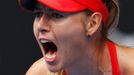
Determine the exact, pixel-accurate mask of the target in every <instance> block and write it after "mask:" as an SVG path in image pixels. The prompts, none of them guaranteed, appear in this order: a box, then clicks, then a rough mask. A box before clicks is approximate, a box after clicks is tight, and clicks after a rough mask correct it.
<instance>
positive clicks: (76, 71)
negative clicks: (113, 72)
mask: <svg viewBox="0 0 134 75" xmlns="http://www.w3.org/2000/svg"><path fill="white" fill-rule="evenodd" d="M90 48H91V47H90ZM98 49H99V48H98ZM94 50H95V48H94ZM94 50H88V51H90V52H87V53H89V54H87V55H85V57H83V58H82V59H80V61H79V62H76V63H75V64H73V65H72V66H70V67H68V68H67V69H66V72H67V75H103V72H101V71H100V70H99V63H98V62H100V61H98V60H100V59H101V58H98V55H97V52H96V51H94Z"/></svg>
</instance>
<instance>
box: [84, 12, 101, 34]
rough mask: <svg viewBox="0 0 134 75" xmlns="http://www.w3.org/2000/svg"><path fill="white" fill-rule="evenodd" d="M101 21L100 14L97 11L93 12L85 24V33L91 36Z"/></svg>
mask: <svg viewBox="0 0 134 75" xmlns="http://www.w3.org/2000/svg"><path fill="white" fill-rule="evenodd" d="M101 22H102V15H101V13H99V12H95V13H93V14H92V15H91V16H90V17H89V20H88V22H87V25H86V30H87V32H86V34H87V36H92V35H93V34H94V33H95V32H96V31H97V30H98V28H99V26H100V25H101Z"/></svg>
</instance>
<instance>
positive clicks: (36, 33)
mask: <svg viewBox="0 0 134 75" xmlns="http://www.w3.org/2000/svg"><path fill="white" fill-rule="evenodd" d="M33 33H34V36H35V37H36V38H37V36H38V34H39V33H38V24H37V22H36V21H34V23H33Z"/></svg>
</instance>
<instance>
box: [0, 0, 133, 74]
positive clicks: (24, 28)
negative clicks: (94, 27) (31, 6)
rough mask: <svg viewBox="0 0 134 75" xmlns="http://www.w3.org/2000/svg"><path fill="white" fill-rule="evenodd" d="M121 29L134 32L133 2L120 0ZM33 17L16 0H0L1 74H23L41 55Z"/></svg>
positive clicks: (123, 31) (130, 32) (129, 32)
mask: <svg viewBox="0 0 134 75" xmlns="http://www.w3.org/2000/svg"><path fill="white" fill-rule="evenodd" d="M120 6H121V16H120V22H119V26H118V29H119V30H120V31H121V32H122V33H127V34H133V33H134V19H133V17H134V8H133V7H134V1H133V0H120ZM33 20H34V16H33V15H32V14H29V13H26V12H23V11H22V10H20V8H19V6H18V4H17V0H1V2H0V75H24V74H25V72H26V70H27V69H28V68H29V67H30V65H31V64H32V63H33V62H34V61H36V60H37V59H39V58H40V57H42V54H41V51H40V49H39V47H38V45H37V43H36V40H35V38H34V35H33V29H32V24H33Z"/></svg>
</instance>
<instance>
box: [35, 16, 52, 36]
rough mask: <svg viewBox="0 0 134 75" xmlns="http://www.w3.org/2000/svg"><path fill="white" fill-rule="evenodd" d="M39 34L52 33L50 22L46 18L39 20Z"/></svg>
mask: <svg viewBox="0 0 134 75" xmlns="http://www.w3.org/2000/svg"><path fill="white" fill-rule="evenodd" d="M37 25H38V32H39V33H41V34H44V33H46V32H49V31H50V25H49V24H48V20H47V19H45V17H44V16H42V17H41V18H40V19H39V20H38V23H37Z"/></svg>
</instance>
